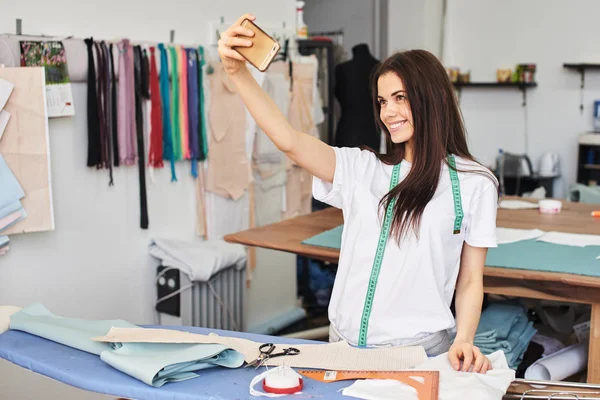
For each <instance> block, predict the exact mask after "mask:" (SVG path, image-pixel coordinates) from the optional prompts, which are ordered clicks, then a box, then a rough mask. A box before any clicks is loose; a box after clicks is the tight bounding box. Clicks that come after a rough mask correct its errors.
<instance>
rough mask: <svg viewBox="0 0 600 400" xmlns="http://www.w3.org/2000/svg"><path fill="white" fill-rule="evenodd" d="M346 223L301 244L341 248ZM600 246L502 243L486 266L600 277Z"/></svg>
mask: <svg viewBox="0 0 600 400" xmlns="http://www.w3.org/2000/svg"><path fill="white" fill-rule="evenodd" d="M342 229H343V225H340V226H337V227H335V228H333V229H330V230H328V231H325V232H323V233H320V234H318V235H315V236H313V237H311V238H308V239H306V240H304V241H303V242H302V243H303V244H307V245H312V246H319V247H327V248H332V249H339V248H340V247H341V244H342ZM598 256H600V246H586V247H576V246H566V245H560V244H553V243H546V242H539V241H537V240H535V239H531V240H523V241H521V242H515V243H508V244H501V245H499V246H498V247H496V248H490V249H489V250H488V254H487V258H486V260H485V265H487V266H490V267H500V268H512V269H522V270H531V271H545V272H559V273H568V274H575V275H586V276H597V277H600V260H597V259H596V257H598Z"/></svg>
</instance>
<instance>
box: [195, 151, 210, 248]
mask: <svg viewBox="0 0 600 400" xmlns="http://www.w3.org/2000/svg"><path fill="white" fill-rule="evenodd" d="M192 162H193V163H197V164H198V162H197V161H194V160H192ZM199 164H200V165H199V166H198V178H197V179H196V183H195V186H196V235H198V236H200V237H203V238H205V239H208V228H207V223H206V196H205V190H206V184H205V181H206V178H205V174H206V172H205V168H204V163H199Z"/></svg>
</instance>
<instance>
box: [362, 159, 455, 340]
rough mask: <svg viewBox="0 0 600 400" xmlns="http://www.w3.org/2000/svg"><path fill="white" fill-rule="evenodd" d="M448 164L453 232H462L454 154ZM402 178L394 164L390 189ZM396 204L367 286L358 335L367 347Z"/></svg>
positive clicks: (390, 207)
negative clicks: (452, 202)
mask: <svg viewBox="0 0 600 400" xmlns="http://www.w3.org/2000/svg"><path fill="white" fill-rule="evenodd" d="M448 164H449V165H450V168H449V170H450V181H451V183H452V197H453V199H454V213H455V218H454V230H453V234H457V233H460V227H461V225H462V220H463V216H464V214H463V209H462V201H461V196H460V182H459V181H458V174H457V173H456V161H455V159H454V156H452V155H449V156H448ZM399 178H400V163H398V164H396V165H394V169H393V170H392V177H391V179H390V190H392V189H393V188H394V187H396V185H398V180H399ZM395 204H396V198H393V199H392V200H391V201H390V204H389V205H388V207H387V209H386V210H385V218H384V220H383V225H382V226H381V232H380V233H379V241H378V242H377V251H376V252H375V259H374V260H373V268H372V269H371V277H370V278H369V286H368V288H367V296H366V298H365V305H364V307H363V313H362V318H361V321H360V331H359V336H358V345H359V346H360V347H366V345H367V332H368V330H369V318H370V317H371V309H372V308H373V299H374V297H375V288H376V287H377V280H378V279H379V271H380V270H381V264H382V262H383V255H384V253H385V247H386V244H387V241H388V238H389V235H390V225H391V224H392V217H393V214H394V205H395Z"/></svg>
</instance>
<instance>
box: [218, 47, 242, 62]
mask: <svg viewBox="0 0 600 400" xmlns="http://www.w3.org/2000/svg"><path fill="white" fill-rule="evenodd" d="M219 53H220V54H221V57H223V56H225V57H227V58H233V59H234V60H239V61H246V59H245V58H244V57H243V56H242V55H241V54H240V53H238V52H237V51H235V50H232V49H229V48H224V49H223V50H222V51H220V52H219Z"/></svg>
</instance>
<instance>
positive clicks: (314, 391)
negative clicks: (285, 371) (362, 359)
mask: <svg viewBox="0 0 600 400" xmlns="http://www.w3.org/2000/svg"><path fill="white" fill-rule="evenodd" d="M157 328H168V329H175V330H184V331H187V332H192V333H200V334H209V333H211V332H214V333H217V334H220V335H223V336H233V337H242V338H246V339H249V340H254V341H256V342H260V343H267V342H271V343H282V342H284V343H289V344H292V343H319V342H311V341H307V340H298V339H290V338H280V337H274V336H266V335H257V334H251V333H241V332H230V331H221V330H215V329H205V328H196V327H165V326H160V327H157ZM0 357H2V358H4V359H6V360H8V361H11V362H12V363H14V364H17V365H19V366H21V367H23V368H26V369H29V370H31V371H33V372H36V373H39V374H41V375H45V376H47V377H50V378H53V379H56V380H57V381H60V382H63V383H66V384H68V385H71V386H74V387H77V388H80V389H84V390H89V391H92V392H98V393H103V394H107V395H112V396H118V397H124V398H128V399H148V400H167V399H169V400H173V399H190V400H191V399H194V400H199V399H206V400H208V399H212V400H226V399H247V398H249V397H250V395H249V392H248V385H250V381H252V378H254V376H256V375H258V374H259V373H260V372H264V368H263V369H259V370H254V368H237V369H227V368H220V367H217V368H210V369H206V370H203V371H200V372H199V375H200V376H199V377H198V378H194V379H190V380H187V381H184V382H177V383H167V384H165V385H164V386H162V387H160V388H154V387H152V386H149V385H146V384H145V383H142V382H141V381H139V380H137V379H135V378H132V377H130V376H129V375H126V374H124V373H122V372H120V371H118V370H116V369H114V368H112V367H111V366H109V365H108V364H106V363H105V362H103V361H102V360H100V357H99V356H97V355H94V354H90V353H86V352H83V351H80V350H76V349H73V348H71V347H67V346H64V345H62V344H59V343H56V342H52V341H50V340H46V339H43V338H40V337H38V336H34V335H30V334H28V333H25V332H20V331H8V332H5V333H3V334H1V335H0ZM351 383H352V382H351V381H346V382H333V383H328V384H326V383H322V382H318V381H314V380H311V379H305V380H304V387H305V389H304V393H307V394H310V395H311V396H314V397H316V398H325V399H349V397H348V396H343V395H342V394H341V392H340V393H338V390H340V389H342V388H344V387H347V386H350V384H351ZM256 388H257V389H259V385H257V386H256ZM260 390H262V389H260ZM50 397H51V396H50Z"/></svg>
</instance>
